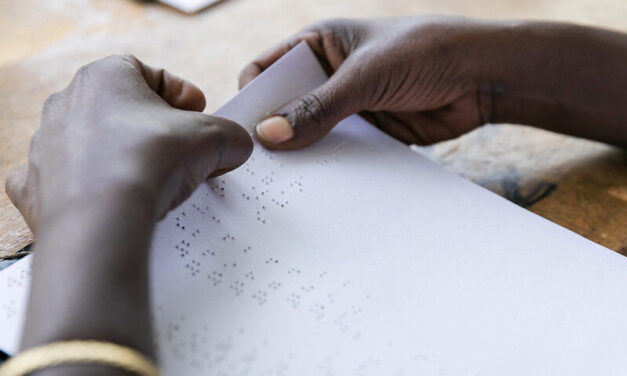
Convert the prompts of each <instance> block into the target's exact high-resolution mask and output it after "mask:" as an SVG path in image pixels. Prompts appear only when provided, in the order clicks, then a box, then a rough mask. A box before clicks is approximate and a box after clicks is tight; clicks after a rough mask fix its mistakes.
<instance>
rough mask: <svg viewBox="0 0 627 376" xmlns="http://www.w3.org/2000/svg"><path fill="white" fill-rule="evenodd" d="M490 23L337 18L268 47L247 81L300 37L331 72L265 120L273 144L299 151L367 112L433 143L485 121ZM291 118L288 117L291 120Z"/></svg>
mask: <svg viewBox="0 0 627 376" xmlns="http://www.w3.org/2000/svg"><path fill="white" fill-rule="evenodd" d="M489 27H490V26H489V25H487V24H480V23H476V22H469V21H465V20H461V19H453V18H445V17H418V18H395V19H374V20H331V21H323V22H320V23H317V24H315V25H313V26H310V27H307V28H305V29H304V30H303V31H301V32H299V33H297V34H296V35H294V36H292V37H291V38H289V39H288V40H286V41H284V42H282V43H280V44H278V45H277V46H275V47H274V48H271V49H270V50H268V51H266V52H265V53H263V54H262V55H261V56H259V57H258V58H257V59H255V60H254V61H253V62H252V63H250V64H249V65H248V66H246V67H245V68H244V69H243V71H242V72H241V75H240V87H243V86H244V85H246V84H247V83H248V82H250V81H251V80H252V79H253V78H255V77H256V76H257V75H259V74H260V73H261V72H262V71H263V70H265V69H266V68H267V67H268V66H270V65H271V64H272V63H274V62H275V61H276V60H277V59H278V58H280V57H281V56H282V55H284V54H285V53H286V52H288V51H289V50H290V49H291V48H292V47H294V46H295V45H296V44H298V43H299V42H300V41H303V40H305V41H307V42H308V44H309V46H310V47H311V48H312V49H313V51H314V52H315V54H316V55H317V57H318V58H319V60H320V61H321V63H322V64H323V66H324V67H325V68H326V70H327V72H328V73H331V74H332V75H331V77H330V79H329V80H328V82H326V83H325V84H323V85H322V86H320V87H319V88H317V89H315V90H314V91H312V92H310V93H308V94H305V95H304V96H302V97H300V98H298V99H296V100H294V101H293V102H291V103H290V104H289V105H288V106H287V110H286V111H285V113H284V115H285V117H280V116H279V117H272V118H270V119H267V120H266V121H264V122H262V123H260V124H259V126H258V128H257V136H258V138H259V140H260V142H261V143H262V144H263V145H264V146H266V147H268V148H271V149H298V148H302V147H304V146H307V145H309V144H311V143H313V142H315V141H317V140H319V139H321V138H322V137H324V136H325V135H326V134H327V133H328V132H329V131H330V130H331V129H332V128H333V126H335V124H337V123H338V122H339V121H340V120H342V119H343V118H345V117H347V116H349V115H351V114H353V113H357V112H361V113H362V114H363V115H364V116H365V117H366V118H367V119H368V120H370V121H371V122H373V123H374V124H375V125H376V126H378V127H379V128H380V129H382V130H383V131H385V132H386V133H388V134H389V135H391V136H392V137H395V138H396V139H398V140H400V141H402V142H404V143H407V144H413V143H415V144H430V143H434V142H437V141H442V140H446V139H450V138H454V137H457V136H459V135H461V134H463V133H465V132H468V131H470V130H472V129H474V128H475V127H477V126H479V125H482V124H483V123H485V122H486V121H487V117H488V116H489V109H488V105H489V103H488V101H487V100H486V98H483V97H482V94H481V91H480V90H479V85H480V83H478V82H477V81H476V80H475V78H476V77H475V75H474V72H475V67H476V65H478V64H479V63H480V60H479V59H475V60H473V59H470V58H469V55H470V53H471V51H472V48H471V47H469V46H468V45H467V42H468V41H469V40H473V43H475V44H476V43H480V40H481V38H482V37H483V35H485V34H486V33H485V30H487V29H489ZM286 120H287V121H286Z"/></svg>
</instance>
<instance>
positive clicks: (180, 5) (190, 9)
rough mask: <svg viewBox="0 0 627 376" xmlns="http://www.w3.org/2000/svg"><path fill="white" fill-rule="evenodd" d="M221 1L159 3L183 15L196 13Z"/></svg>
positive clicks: (195, 0)
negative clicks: (179, 11) (175, 9)
mask: <svg viewBox="0 0 627 376" xmlns="http://www.w3.org/2000/svg"><path fill="white" fill-rule="evenodd" d="M219 1H223V0H159V2H161V3H164V4H168V5H169V6H172V7H174V8H177V9H179V10H181V11H183V12H185V13H196V12H198V11H199V10H201V9H203V8H206V7H208V6H209V5H212V4H215V3H217V2H219Z"/></svg>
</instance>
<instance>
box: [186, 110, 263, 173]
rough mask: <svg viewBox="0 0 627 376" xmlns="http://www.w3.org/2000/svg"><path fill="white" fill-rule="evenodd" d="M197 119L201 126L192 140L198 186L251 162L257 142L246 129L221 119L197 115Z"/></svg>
mask: <svg viewBox="0 0 627 376" xmlns="http://www.w3.org/2000/svg"><path fill="white" fill-rule="evenodd" d="M196 117H197V121H196V124H199V125H198V128H197V132H195V133H196V134H195V135H192V137H193V139H194V142H196V143H197V148H196V149H197V150H198V155H197V156H196V157H195V158H194V161H193V162H192V163H196V164H197V166H196V168H197V171H198V173H197V174H196V175H197V176H198V179H199V181H198V184H200V182H202V181H204V180H206V179H207V178H208V177H214V176H218V175H222V174H224V173H226V172H228V171H231V170H233V169H236V168H237V167H239V166H241V165H242V164H243V163H244V162H246V161H247V160H248V157H250V155H251V153H252V150H253V142H252V139H251V138H250V135H249V134H248V132H247V131H246V130H245V129H244V128H243V127H242V126H240V125H239V124H237V123H235V122H233V121H230V120H228V119H225V118H221V117H217V116H210V115H205V114H196ZM198 163H200V164H198Z"/></svg>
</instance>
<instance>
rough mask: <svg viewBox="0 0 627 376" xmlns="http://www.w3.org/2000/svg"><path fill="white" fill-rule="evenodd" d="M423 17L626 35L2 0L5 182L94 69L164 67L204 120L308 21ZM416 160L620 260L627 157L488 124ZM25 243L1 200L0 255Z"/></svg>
mask: <svg viewBox="0 0 627 376" xmlns="http://www.w3.org/2000/svg"><path fill="white" fill-rule="evenodd" d="M429 13H438V14H449V15H460V16H467V17H480V18H517V19H523V18H525V19H526V18H532V19H542V20H559V21H571V22H578V23H583V24H590V25H597V26H603V27H609V28H613V29H617V30H620V31H624V32H627V18H626V17H625V15H627V2H626V1H624V0H525V1H521V0H507V1H493V0H421V1H420V0H419V1H416V0H379V1H374V0H370V1H360V0H345V1H337V0H316V1H296V0H292V1H290V0H264V1H259V0H257V1H255V0H227V1H225V2H223V3H220V4H218V5H216V6H213V7H211V8H209V9H207V10H205V11H204V12H202V13H200V14H198V15H192V16H190V15H185V14H182V13H180V12H177V11H175V10H173V9H171V8H168V7H166V6H163V5H160V4H157V3H137V2H134V1H130V0H91V1H88V0H55V1H40V0H20V1H11V0H0V180H1V181H4V180H5V178H6V175H7V174H8V172H9V171H10V170H11V169H13V168H15V167H17V166H20V165H23V164H24V163H25V161H26V155H27V149H28V143H29V139H30V137H31V135H32V133H33V132H34V130H35V129H36V128H37V126H38V122H39V116H40V110H41V106H42V104H43V102H44V100H45V99H46V97H47V96H48V95H50V94H51V93H53V92H55V91H58V90H60V89H62V88H63V87H64V86H66V85H67V84H68V82H69V81H70V79H71V78H72V76H73V75H74V72H75V71H76V70H77V69H78V68H79V67H80V66H81V65H84V64H86V63H88V62H90V61H92V60H95V59H98V58H101V57H104V56H107V55H111V54H117V53H126V52H129V53H133V54H135V55H136V56H137V57H139V58H140V59H142V60H144V61H145V62H147V63H149V64H152V65H156V66H163V67H165V68H167V69H168V70H170V71H171V72H174V73H176V74H178V75H181V76H183V77H185V78H187V79H189V80H191V81H192V82H194V83H196V84H197V85H198V86H199V87H200V88H202V89H203V91H204V92H205V94H206V97H207V110H206V111H207V112H211V111H213V110H214V109H216V108H217V107H218V106H219V105H220V104H222V103H224V102H225V101H226V100H227V99H228V98H230V97H231V96H233V95H234V94H235V93H236V91H237V87H236V85H237V84H236V82H237V80H236V78H237V75H238V73H239V70H240V69H241V67H242V66H243V65H244V64H245V63H246V62H248V61H249V60H250V59H251V58H253V57H254V56H255V55H256V54H258V53H259V52H261V51H262V50H264V49H265V48H267V47H269V46H271V45H272V44H274V43H276V42H277V41H279V40H281V39H282V38H285V37H287V36H288V35H290V34H291V33H293V32H295V31H297V30H298V29H300V28H302V27H304V26H305V25H307V24H309V23H311V22H314V21H316V20H319V19H323V18H332V17H384V16H405V15H420V14H429ZM575 79H576V78H575ZM626 105H627V104H626ZM418 151H419V152H420V153H423V154H425V155H427V156H428V157H430V158H432V159H434V160H436V161H437V162H438V163H440V164H442V165H444V166H445V167H446V168H448V169H450V170H452V171H454V172H456V173H459V174H461V175H462V176H465V177H467V178H468V179H470V180H472V181H475V182H477V183H478V184H480V185H482V186H484V187H486V188H488V189H490V190H492V191H494V192H497V193H498V194H500V195H502V196H504V197H506V198H507V199H509V200H511V201H513V202H515V203H517V204H518V205H520V206H522V207H524V208H527V209H529V210H531V211H533V212H535V213H537V214H539V215H541V216H543V217H545V218H548V219H549V220H551V221H554V222H556V223H558V224H560V225H562V226H564V227H566V228H569V229H571V230H572V231H574V232H576V233H579V234H581V235H582V236H584V237H587V238H589V239H591V240H593V241H595V242H598V243H600V244H602V245H604V246H606V247H609V248H611V249H613V250H615V251H618V252H621V253H623V254H625V255H627V153H626V152H625V151H624V150H619V149H616V148H612V147H610V146H607V145H603V144H599V143H594V142H590V141H585V140H580V139H575V138H572V137H566V136H562V135H557V134H552V133H549V132H545V131H541V130H537V129H532V128H529V127H521V126H514V125H490V126H486V127H483V128H481V129H478V130H477V131H474V132H472V133H470V134H468V135H466V136H463V137H461V138H459V139H456V140H452V141H447V142H444V143H441V144H438V145H434V146H431V147H427V148H419V150H418ZM520 230H521V231H525V229H520ZM31 241H32V236H31V234H30V233H29V232H28V230H27V228H26V226H25V224H24V222H23V221H22V220H21V218H20V216H19V213H18V212H17V211H16V210H15V209H14V208H13V207H12V205H11V204H10V202H9V200H8V198H7V197H6V195H5V194H4V192H2V193H1V194H0V258H2V257H11V256H13V255H15V252H16V251H17V250H19V249H22V248H23V247H24V246H25V245H27V244H29V243H30V242H31Z"/></svg>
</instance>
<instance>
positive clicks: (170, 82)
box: [131, 57, 206, 112]
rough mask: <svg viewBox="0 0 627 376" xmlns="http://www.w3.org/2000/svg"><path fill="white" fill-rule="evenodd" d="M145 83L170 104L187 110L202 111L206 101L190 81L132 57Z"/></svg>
mask: <svg viewBox="0 0 627 376" xmlns="http://www.w3.org/2000/svg"><path fill="white" fill-rule="evenodd" d="M131 59H132V60H133V64H134V65H135V66H136V67H137V69H138V70H139V71H140V72H141V74H142V76H143V77H144V79H145V80H146V84H148V86H149V87H150V88H151V89H152V90H153V91H154V92H155V93H157V94H158V95H159V96H160V97H161V98H163V100H165V101H166V102H167V103H168V104H169V105H170V106H172V107H174V108H178V109H181V110H187V111H199V112H200V111H202V110H204V109H205V105H206V101H205V95H204V94H203V92H202V91H201V90H200V89H199V88H198V87H197V86H196V85H194V84H192V83H191V82H189V81H187V80H184V79H182V78H181V77H178V76H176V75H173V74H172V73H170V72H168V71H167V70H165V69H163V68H154V67H151V66H150V65H148V64H145V63H143V62H142V61H140V60H139V59H137V58H135V57H132V58H131Z"/></svg>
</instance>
